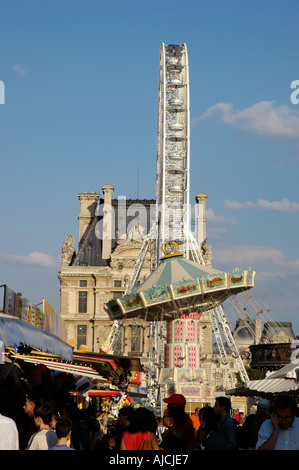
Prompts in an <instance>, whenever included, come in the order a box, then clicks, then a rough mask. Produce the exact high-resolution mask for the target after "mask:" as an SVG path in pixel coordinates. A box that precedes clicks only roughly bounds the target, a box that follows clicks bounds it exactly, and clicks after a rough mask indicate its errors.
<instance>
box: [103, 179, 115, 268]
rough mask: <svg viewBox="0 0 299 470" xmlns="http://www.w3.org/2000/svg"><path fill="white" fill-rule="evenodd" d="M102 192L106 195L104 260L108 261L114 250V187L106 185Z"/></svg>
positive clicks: (104, 209) (104, 208)
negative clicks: (112, 249)
mask: <svg viewBox="0 0 299 470" xmlns="http://www.w3.org/2000/svg"><path fill="white" fill-rule="evenodd" d="M102 191H103V194H104V207H103V244H102V258H103V259H108V258H110V256H111V248H112V226H113V220H112V216H113V208H112V194H113V192H114V187H113V186H112V185H111V184H105V185H104V186H103V187H102Z"/></svg>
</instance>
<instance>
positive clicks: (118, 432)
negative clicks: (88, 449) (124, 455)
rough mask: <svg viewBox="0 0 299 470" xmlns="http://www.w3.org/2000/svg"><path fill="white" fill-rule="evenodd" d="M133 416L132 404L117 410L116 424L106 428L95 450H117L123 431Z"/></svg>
mask: <svg viewBox="0 0 299 470" xmlns="http://www.w3.org/2000/svg"><path fill="white" fill-rule="evenodd" d="M133 417H134V408H133V407H132V406H123V407H122V408H120V410H119V412H118V418H117V423H116V426H114V427H112V428H111V429H110V430H108V432H107V434H106V435H105V436H103V438H102V439H101V440H100V441H99V442H98V445H97V448H96V450H110V451H119V450H120V443H121V438H122V435H123V433H124V432H125V431H126V430H127V429H128V427H129V426H130V424H131V423H132V420H133Z"/></svg>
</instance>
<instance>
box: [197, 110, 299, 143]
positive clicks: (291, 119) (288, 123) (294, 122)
mask: <svg viewBox="0 0 299 470" xmlns="http://www.w3.org/2000/svg"><path fill="white" fill-rule="evenodd" d="M274 103H275V102H274V101H261V102H259V103H256V104H254V105H252V106H249V107H248V108H244V109H243V110H240V109H234V105H233V104H232V103H217V104H215V105H213V106H211V107H210V108H209V109H208V110H207V111H206V112H205V113H204V114H202V115H201V116H200V118H198V119H196V120H194V121H193V124H194V123H196V122H198V121H199V120H200V119H207V118H216V119H218V120H219V121H221V122H224V123H226V124H230V125H232V126H234V127H237V128H239V129H243V130H246V131H249V132H252V133H255V134H259V135H263V136H288V137H298V135H299V113H298V111H297V110H294V109H291V108H290V107H289V106H277V107H275V106H274Z"/></svg>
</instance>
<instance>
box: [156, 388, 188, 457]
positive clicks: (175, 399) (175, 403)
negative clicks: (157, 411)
mask: <svg viewBox="0 0 299 470" xmlns="http://www.w3.org/2000/svg"><path fill="white" fill-rule="evenodd" d="M163 401H164V403H167V406H168V408H171V407H179V408H181V409H182V410H183V412H184V422H183V423H182V424H181V425H180V431H181V433H182V434H183V435H184V437H185V440H186V450H194V443H195V441H194V427H193V423H192V421H191V418H190V416H188V415H187V413H186V412H185V406H186V398H185V397H184V395H182V394H180V393H173V394H172V395H170V397H168V398H164V400H163Z"/></svg>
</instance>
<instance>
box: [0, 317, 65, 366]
mask: <svg viewBox="0 0 299 470" xmlns="http://www.w3.org/2000/svg"><path fill="white" fill-rule="evenodd" d="M0 340H1V341H3V343H4V346H6V347H19V346H20V345H25V346H29V347H31V348H33V349H39V350H41V351H45V352H48V353H51V354H55V355H56V356H59V357H61V358H62V359H65V360H66V361H70V362H72V360H73V348H72V347H71V346H70V345H69V344H67V343H66V342H64V341H63V340H62V339H60V338H58V336H55V335H53V334H51V333H46V332H45V331H43V330H41V329H40V328H37V327H36V326H33V325H30V324H29V323H25V322H24V321H22V320H20V319H19V318H16V317H13V316H10V315H0Z"/></svg>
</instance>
